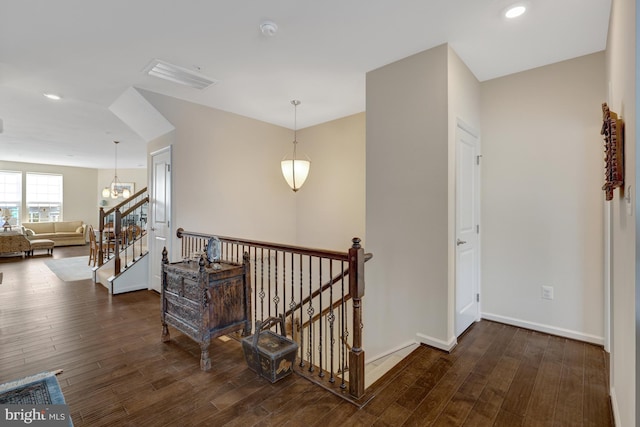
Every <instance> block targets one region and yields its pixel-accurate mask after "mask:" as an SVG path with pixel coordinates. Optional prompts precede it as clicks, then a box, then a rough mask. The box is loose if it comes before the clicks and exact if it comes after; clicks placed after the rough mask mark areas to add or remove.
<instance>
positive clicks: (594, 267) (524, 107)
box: [482, 52, 605, 344]
mask: <svg viewBox="0 0 640 427" xmlns="http://www.w3.org/2000/svg"><path fill="white" fill-rule="evenodd" d="M604 60H605V57H604V53H602V52H601V53H596V54H592V55H588V56H583V57H580V58H576V59H573V60H569V61H564V62H560V63H557V64H553V65H549V66H545V67H541V68H537V69H534V70H530V71H525V72H522V73H517V74H512V75H510V76H506V77H502V78H498V79H495V80H491V81H486V82H483V83H482V133H483V157H482V161H483V166H482V218H483V221H482V291H483V292H482V295H483V298H482V300H483V303H482V311H483V317H485V318H490V319H493V320H497V321H502V322H506V323H511V324H516V325H520V326H524V327H530V328H532V329H538V330H543V331H547V332H551V333H556V334H558V335H564V336H572V337H574V338H577V339H581V340H585V341H591V342H595V343H599V344H602V343H603V336H604V330H603V324H604V317H603V316H604V314H603V308H604V304H603V292H604V288H603V274H604V273H603V256H604V255H603V209H602V204H603V200H604V194H603V191H602V190H601V186H602V182H603V180H604V172H603V171H604V163H603V157H602V152H603V143H602V138H601V136H600V127H601V124H602V111H601V107H600V105H601V103H602V100H603V99H604V96H605V93H604V90H603V89H604V85H603V82H604V70H605V62H604ZM543 285H545V286H553V288H554V299H553V300H546V299H542V297H541V295H542V286H543Z"/></svg>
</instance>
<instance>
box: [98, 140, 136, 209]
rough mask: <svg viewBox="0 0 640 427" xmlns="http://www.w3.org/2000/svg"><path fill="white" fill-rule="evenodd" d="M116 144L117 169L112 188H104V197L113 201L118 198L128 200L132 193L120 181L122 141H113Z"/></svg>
mask: <svg viewBox="0 0 640 427" xmlns="http://www.w3.org/2000/svg"><path fill="white" fill-rule="evenodd" d="M113 143H114V144H115V147H116V148H115V151H116V154H115V168H114V170H113V181H111V186H110V187H104V188H103V189H102V197H104V198H107V197H111V198H112V199H117V198H118V197H124V198H125V199H128V198H129V196H131V192H130V191H129V189H128V188H126V187H125V186H123V185H122V183H121V182H120V180H118V144H119V143H120V141H113Z"/></svg>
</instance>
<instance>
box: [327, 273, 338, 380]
mask: <svg viewBox="0 0 640 427" xmlns="http://www.w3.org/2000/svg"><path fill="white" fill-rule="evenodd" d="M329 280H333V261H329ZM329 307H330V309H329V334H330V338H329V339H330V342H331V348H330V359H331V370H330V371H331V372H330V375H329V382H330V383H332V384H333V383H334V382H335V381H336V379H335V378H334V376H333V372H334V370H333V358H334V354H333V349H334V346H335V344H336V339H335V336H334V331H333V322H334V320H335V316H334V315H333V285H331V287H330V288H329Z"/></svg>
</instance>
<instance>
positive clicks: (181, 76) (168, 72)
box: [144, 59, 218, 90]
mask: <svg viewBox="0 0 640 427" xmlns="http://www.w3.org/2000/svg"><path fill="white" fill-rule="evenodd" d="M144 72H145V73H146V74H148V75H150V76H154V77H158V78H161V79H165V80H169V81H170V82H174V83H178V84H181V85H185V86H189V87H192V88H195V89H200V90H204V89H206V88H208V87H209V86H211V85H213V84H216V83H218V81H217V80H214V79H211V78H209V77H207V76H205V75H203V74H200V73H198V72H195V71H192V70H189V69H188V68H185V67H181V66H179V65H174V64H171V63H169V62H166V61H162V60H160V59H154V60H152V61H151V62H150V63H149V64H148V65H147V66H146V67H145V68H144Z"/></svg>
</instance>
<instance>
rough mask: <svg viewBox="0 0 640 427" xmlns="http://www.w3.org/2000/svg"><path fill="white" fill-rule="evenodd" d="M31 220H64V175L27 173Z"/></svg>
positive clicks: (28, 203)
mask: <svg viewBox="0 0 640 427" xmlns="http://www.w3.org/2000/svg"><path fill="white" fill-rule="evenodd" d="M27 211H28V212H29V221H30V222H43V221H61V220H62V175H52V174H41V173H27Z"/></svg>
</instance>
